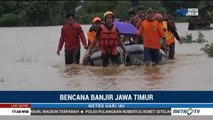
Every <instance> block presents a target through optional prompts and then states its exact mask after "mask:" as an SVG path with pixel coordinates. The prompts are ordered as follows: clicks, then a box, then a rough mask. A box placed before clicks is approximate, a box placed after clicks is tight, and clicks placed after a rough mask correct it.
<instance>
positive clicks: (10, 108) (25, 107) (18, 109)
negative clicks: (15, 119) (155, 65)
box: [0, 104, 31, 116]
mask: <svg viewBox="0 0 213 120" xmlns="http://www.w3.org/2000/svg"><path fill="white" fill-rule="evenodd" d="M0 115H17V116H18V115H21V116H22V115H31V105H30V104H0Z"/></svg>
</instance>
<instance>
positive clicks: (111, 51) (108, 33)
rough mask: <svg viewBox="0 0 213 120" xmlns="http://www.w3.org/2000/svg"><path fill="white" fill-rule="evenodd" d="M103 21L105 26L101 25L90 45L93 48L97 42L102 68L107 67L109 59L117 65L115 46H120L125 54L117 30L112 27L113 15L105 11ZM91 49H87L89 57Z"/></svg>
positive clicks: (117, 58) (117, 55)
mask: <svg viewBox="0 0 213 120" xmlns="http://www.w3.org/2000/svg"><path fill="white" fill-rule="evenodd" d="M104 21H105V24H103V25H101V27H100V28H99V30H98V31H97V34H96V39H95V40H94V41H93V42H92V43H91V48H93V47H94V46H95V45H96V43H97V42H98V43H99V47H100V50H101V58H102V61H103V67H107V66H108V64H109V58H111V60H112V62H113V63H116V64H117V65H119V53H118V50H117V46H118V45H120V46H121V48H122V49H123V51H124V53H126V50H125V48H124V46H123V43H122V41H121V40H120V34H119V31H118V29H117V28H116V27H115V26H114V25H113V22H114V15H113V13H112V12H111V11H106V12H105V13H104ZM91 48H89V53H90V55H91V53H92V49H91Z"/></svg>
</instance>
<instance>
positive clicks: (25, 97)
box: [0, 91, 213, 103]
mask: <svg viewBox="0 0 213 120" xmlns="http://www.w3.org/2000/svg"><path fill="white" fill-rule="evenodd" d="M0 103H213V91H0Z"/></svg>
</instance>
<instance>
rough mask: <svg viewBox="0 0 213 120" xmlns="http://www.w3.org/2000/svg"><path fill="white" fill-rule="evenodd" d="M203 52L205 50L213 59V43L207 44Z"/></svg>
mask: <svg viewBox="0 0 213 120" xmlns="http://www.w3.org/2000/svg"><path fill="white" fill-rule="evenodd" d="M201 50H203V51H204V52H205V53H206V54H207V55H208V56H209V57H213V43H211V44H206V45H205V46H204V47H203V48H201Z"/></svg>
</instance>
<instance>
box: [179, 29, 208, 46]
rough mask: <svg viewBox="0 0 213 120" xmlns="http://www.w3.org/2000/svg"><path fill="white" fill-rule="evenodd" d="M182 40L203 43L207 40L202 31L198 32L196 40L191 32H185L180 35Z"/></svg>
mask: <svg viewBox="0 0 213 120" xmlns="http://www.w3.org/2000/svg"><path fill="white" fill-rule="evenodd" d="M181 39H182V42H183V43H204V42H208V41H207V40H205V38H204V35H203V33H202V32H200V31H199V32H198V38H197V39H196V40H193V39H192V34H191V33H190V34H188V33H186V36H181Z"/></svg>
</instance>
